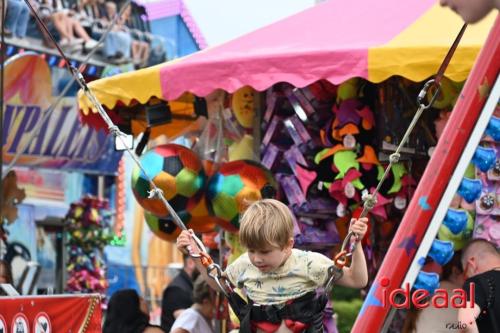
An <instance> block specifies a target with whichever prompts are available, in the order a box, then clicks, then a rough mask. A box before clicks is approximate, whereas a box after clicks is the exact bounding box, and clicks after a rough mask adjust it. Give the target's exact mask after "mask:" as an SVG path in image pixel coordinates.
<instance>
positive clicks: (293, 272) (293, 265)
mask: <svg viewBox="0 0 500 333" xmlns="http://www.w3.org/2000/svg"><path fill="white" fill-rule="evenodd" d="M366 223H367V219H366V218H363V219H359V220H356V219H353V220H352V221H351V226H350V230H352V231H353V232H355V233H356V235H357V242H358V246H356V249H355V251H354V253H353V256H352V263H351V266H350V267H344V268H343V276H342V278H340V279H339V280H338V281H337V284H339V285H343V286H347V287H352V288H362V287H364V286H366V284H367V282H368V272H367V267H366V261H365V256H364V254H363V250H362V248H361V243H360V242H359V241H360V240H361V239H362V238H363V236H364V235H365V233H366V230H367V225H366ZM190 232H191V233H192V231H190ZM190 232H187V231H183V232H182V233H181V234H180V235H179V237H178V238H177V247H178V248H179V249H180V250H181V251H185V248H186V247H189V249H190V250H191V251H192V253H193V254H194V253H196V252H197V251H198V250H197V247H196V245H195V244H194V241H193V240H192V238H191V233H190ZM239 237H240V242H241V244H242V245H243V246H245V247H246V248H247V250H248V251H247V252H246V253H244V254H243V255H241V256H240V257H239V258H238V259H237V260H236V261H235V262H233V263H232V264H230V265H229V266H228V267H227V269H226V271H225V276H226V277H227V278H228V279H229V281H230V282H231V283H232V284H233V285H234V286H237V287H238V288H244V290H245V292H246V295H247V297H248V299H249V306H248V307H247V308H246V309H245V311H244V315H243V317H244V319H243V320H241V319H240V320H241V325H240V332H241V333H246V332H280V333H281V332H323V330H322V326H321V322H322V312H323V309H324V306H325V304H326V297H323V298H321V299H318V298H316V289H318V288H319V287H322V286H323V285H324V284H325V282H326V281H327V279H328V277H329V274H328V269H329V268H330V267H331V266H333V265H334V263H333V261H332V260H331V259H329V258H327V257H326V256H324V255H322V254H319V253H315V252H309V251H301V250H298V249H294V248H293V245H294V239H293V217H292V213H291V212H290V210H289V209H288V207H287V206H286V205H284V204H283V203H281V202H279V201H277V200H274V199H264V200H260V201H256V202H254V203H253V204H251V205H250V206H249V207H248V209H247V210H246V211H245V213H244V214H243V216H242V217H241V223H240V232H239ZM196 262H197V264H198V265H199V269H200V272H203V274H204V276H206V269H205V268H203V266H202V265H201V263H200V261H199V260H196ZM206 279H207V282H208V283H209V285H210V286H211V287H213V288H214V289H216V290H217V285H216V284H215V282H214V281H213V280H212V279H210V278H209V277H208V276H207V277H206ZM283 309H284V310H283ZM240 317H241V316H240ZM300 328H303V329H302V330H301V329H300ZM319 329H321V330H319Z"/></svg>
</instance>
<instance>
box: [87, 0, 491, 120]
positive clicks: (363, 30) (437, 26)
mask: <svg viewBox="0 0 500 333" xmlns="http://www.w3.org/2000/svg"><path fill="white" fill-rule="evenodd" d="M496 15H497V14H496V13H493V14H491V15H490V16H489V17H487V18H486V19H484V20H483V21H482V22H480V23H479V24H476V25H472V26H469V27H468V28H467V31H466V33H465V35H464V37H463V39H462V42H461V43H460V46H459V48H458V50H457V52H456V53H455V56H454V57H453V60H452V61H451V64H450V66H449V67H448V69H447V72H446V76H448V77H449V78H451V79H452V80H455V81H461V80H464V79H465V78H466V77H467V74H468V73H469V71H470V69H471V68H472V65H473V64H474V61H475V59H476V56H477V54H478V52H479V50H480V48H481V46H482V45H483V43H484V41H485V39H486V37H487V35H488V32H489V30H490V28H491V27H492V25H493V22H494V20H495V17H496ZM461 26H462V21H461V19H460V17H459V16H457V15H456V14H454V13H453V12H451V11H450V10H449V9H445V8H441V7H440V6H439V4H438V2H437V0H405V1H401V0H379V1H373V0H330V1H327V2H325V3H322V4H320V5H317V6H315V7H313V8H310V9H309V10H306V11H304V12H301V13H299V14H297V15H294V16H291V17H289V18H286V19H284V20H282V21H279V22H277V23H274V24H272V25H269V26H267V27H264V28H262V29H259V30H257V31H254V32H252V33H250V34H247V35H245V36H242V37H240V38H237V39H235V40H233V41H230V42H228V43H225V44H222V45H220V46H217V47H213V48H208V49H205V50H203V51H200V52H197V53H195V54H193V55H190V56H187V57H184V58H181V59H178V60H175V61H170V62H167V63H164V64H161V65H157V66H154V67H151V68H147V69H144V70H139V71H135V72H130V73H125V74H121V75H117V76H114V77H111V78H107V79H102V80H97V81H94V82H92V83H91V84H90V87H91V88H92V90H93V91H94V93H95V94H96V95H97V97H98V98H99V100H100V101H101V102H102V103H103V104H104V105H105V106H106V107H108V108H109V109H112V108H114V107H115V105H116V104H117V103H118V102H120V103H121V104H124V105H128V104H129V103H130V102H131V101H133V100H136V101H139V102H141V103H144V102H146V101H148V100H149V99H150V97H152V96H156V97H159V98H161V99H164V100H169V101H173V100H176V99H178V98H179V97H181V96H183V98H185V97H186V93H187V92H190V93H192V94H195V95H197V96H206V95H207V94H209V93H210V92H212V91H214V90H216V89H223V90H225V91H227V92H234V91H235V90H237V89H239V88H241V87H243V86H247V85H248V86H252V87H253V88H255V89H256V90H264V89H266V88H268V87H270V86H272V85H273V84H275V83H277V82H289V83H291V84H293V85H294V86H297V87H303V86H306V85H308V84H310V83H312V82H315V81H317V80H319V79H326V80H328V81H330V82H332V83H334V84H338V83H341V82H343V81H345V80H346V79H348V78H351V77H355V76H357V77H362V78H365V79H367V80H369V81H371V82H380V81H383V80H385V79H387V78H388V77H390V76H393V75H401V76H404V77H406V78H408V79H411V80H414V81H421V80H424V79H425V78H427V77H429V76H431V75H433V74H435V73H436V71H437V69H438V67H439V65H440V64H441V61H442V60H443V58H444V56H445V54H446V52H447V51H448V49H449V47H450V45H451V44H452V42H453V40H454V38H455V36H456V34H457V33H458V31H459V30H460V28H461ZM230 28H231V27H228V29H230ZM179 103H180V104H179V105H178V107H179V108H180V109H182V110H184V112H190V111H191V112H192V108H190V109H189V110H190V111H186V110H187V109H186V104H185V103H182V102H179ZM80 106H81V109H82V112H83V114H84V115H88V114H89V113H90V112H89V111H90V110H91V109H92V108H91V106H90V104H89V103H88V101H87V100H86V98H83V97H81V96H80ZM172 110H173V112H174V113H175V112H176V106H175V105H173V106H172Z"/></svg>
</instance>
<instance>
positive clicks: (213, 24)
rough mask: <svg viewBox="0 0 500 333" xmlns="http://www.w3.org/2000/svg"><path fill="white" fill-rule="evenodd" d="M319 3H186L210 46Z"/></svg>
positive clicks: (297, 0) (301, 0)
mask: <svg viewBox="0 0 500 333" xmlns="http://www.w3.org/2000/svg"><path fill="white" fill-rule="evenodd" d="M318 2H320V1H318V0H184V3H185V4H186V6H187V7H188V9H189V11H190V13H191V15H192V16H193V18H194V19H195V22H196V23H197V24H198V26H199V28H200V30H201V32H202V34H203V36H204V37H205V40H206V42H207V44H208V45H209V46H214V45H218V44H221V43H224V42H227V41H229V40H231V39H234V38H236V37H239V36H242V35H244V34H246V33H248V32H251V31H254V30H257V29H258V28H261V27H263V26H266V25H268V24H271V23H273V22H276V21H278V20H280V19H283V18H285V17H288V16H290V15H293V14H295V13H298V12H301V11H303V10H305V9H307V8H309V7H312V6H314V5H315V4H316V3H318Z"/></svg>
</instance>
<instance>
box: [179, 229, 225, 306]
mask: <svg viewBox="0 0 500 333" xmlns="http://www.w3.org/2000/svg"><path fill="white" fill-rule="evenodd" d="M191 237H192V238H193V240H194V241H195V243H196V246H197V247H198V249H199V250H200V252H199V253H193V252H191V251H190V249H189V248H188V251H189V255H190V256H191V257H192V258H199V259H200V262H201V264H202V265H203V267H205V268H206V269H207V275H208V276H209V277H210V278H211V279H213V280H214V281H215V283H216V284H217V286H219V289H220V290H221V292H222V293H223V294H224V296H226V297H227V298H229V294H230V293H231V292H232V291H233V288H232V287H231V284H230V283H229V281H228V280H227V278H226V277H225V276H224V275H223V274H222V269H221V268H220V266H219V265H218V264H216V263H215V262H214V261H213V259H212V258H211V257H210V255H209V254H208V252H207V249H206V248H205V245H203V242H202V241H201V240H200V239H199V238H198V237H197V236H196V235H193V234H191Z"/></svg>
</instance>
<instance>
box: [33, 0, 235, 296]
mask: <svg viewBox="0 0 500 333" xmlns="http://www.w3.org/2000/svg"><path fill="white" fill-rule="evenodd" d="M25 1H26V3H27V4H28V7H29V8H30V10H31V12H32V13H33V14H34V16H35V19H36V20H37V21H38V23H39V24H40V25H41V27H42V29H43V30H44V31H45V33H46V34H47V35H48V36H49V38H50V39H51V40H52V42H53V43H54V45H55V46H56V49H57V51H58V52H59V54H60V55H61V57H62V58H63V59H64V60H65V62H66V66H67V68H68V69H69V71H70V72H71V74H72V75H73V78H74V79H76V82H77V83H78V85H79V86H80V88H81V89H82V91H83V93H84V94H85V96H86V97H87V98H88V99H89V101H90V102H91V103H92V105H93V106H94V108H95V109H96V110H97V112H98V113H99V115H100V116H101V117H102V119H103V120H104V122H105V123H106V125H107V126H108V130H109V132H110V133H111V134H112V135H113V137H115V138H118V139H119V140H120V141H121V143H122V144H123V146H124V147H125V148H126V151H127V152H128V154H129V155H130V156H131V157H132V159H133V160H134V162H135V163H136V165H137V166H138V167H139V169H140V170H141V172H142V174H143V175H144V176H145V178H146V180H147V181H148V182H149V184H150V185H151V187H152V189H151V191H149V196H148V199H155V198H156V199H159V200H160V201H161V202H162V203H163V204H164V205H165V207H166V208H167V211H168V213H169V214H170V215H171V217H172V219H173V222H174V223H175V224H176V225H177V227H179V228H180V229H181V230H188V229H187V227H186V225H185V224H184V223H183V222H182V220H181V219H180V218H179V215H177V213H176V212H175V210H174V209H173V207H172V206H171V205H170V203H169V202H168V201H167V199H166V198H165V197H164V195H163V191H162V190H161V189H160V188H158V187H157V186H156V184H155V183H154V182H153V180H152V179H151V177H149V175H148V174H147V172H146V170H145V169H144V167H143V166H142V164H141V162H140V160H139V158H138V157H137V155H135V153H134V152H133V151H132V149H131V148H130V147H128V145H127V144H126V142H125V139H124V137H125V136H126V135H125V134H124V133H123V132H122V131H120V129H119V128H118V126H116V125H115V124H114V123H113V121H112V120H111V118H110V117H109V116H108V114H107V113H106V111H105V110H104V108H103V106H102V105H101V103H100V102H99V101H98V100H97V98H96V97H95V95H94V94H93V92H92V91H91V90H90V88H89V87H88V85H87V83H86V82H85V79H84V77H83V75H82V74H81V72H80V71H79V70H78V69H77V68H76V67H74V66H73V65H72V64H71V63H70V62H69V60H68V58H67V57H66V55H65V54H64V52H63V51H62V49H61V48H60V46H59V44H58V43H57V41H56V40H55V39H54V37H53V36H52V34H51V33H50V31H49V30H48V28H47V27H46V25H45V23H44V22H43V21H42V20H41V19H40V17H39V16H38V13H37V12H36V11H35V10H34V8H33V6H32V5H31V3H29V1H28V0H25ZM129 3H130V1H129V2H128V3H127V4H126V5H129ZM125 8H126V6H123V7H122V10H121V11H120V14H121V13H123V11H124V10H125ZM118 17H120V16H118V15H117V16H115V18H114V20H115V21H113V22H116V20H117V19H118ZM111 28H112V26H111V27H109V28H108V29H109V31H110V30H111ZM103 39H104V38H103V37H101V40H100V41H99V42H102V40H103ZM191 236H192V238H193V240H194V241H195V244H196V246H197V247H198V248H199V250H200V253H199V254H192V253H190V255H191V256H192V257H200V260H201V262H202V264H203V265H204V266H205V267H206V268H207V274H208V275H209V276H210V277H211V278H213V279H214V280H215V281H216V283H217V285H219V287H220V288H221V290H222V292H223V293H224V295H225V296H228V294H227V291H226V289H224V288H223V286H222V283H221V282H220V280H221V279H225V278H224V277H223V276H222V270H221V268H220V266H219V265H217V264H215V263H214V262H213V260H212V259H211V258H210V256H209V255H208V252H207V249H206V248H205V245H204V244H203V242H202V241H201V240H200V239H199V238H198V237H197V236H196V235H194V234H192V235H191ZM226 285H227V286H228V287H229V284H228V282H227V280H226Z"/></svg>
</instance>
